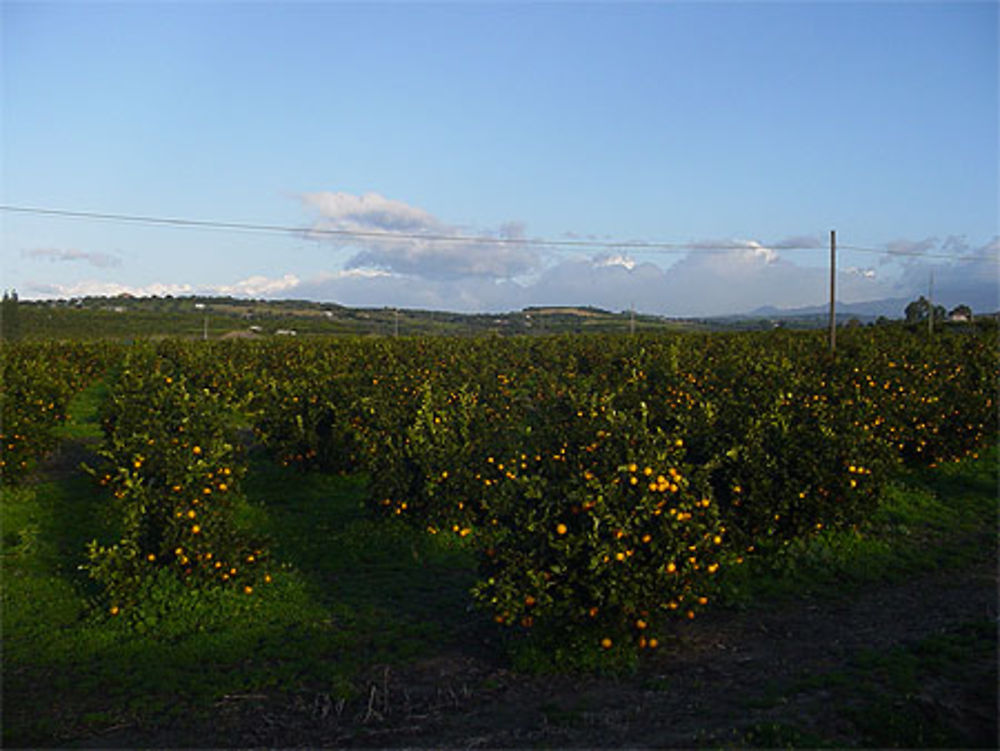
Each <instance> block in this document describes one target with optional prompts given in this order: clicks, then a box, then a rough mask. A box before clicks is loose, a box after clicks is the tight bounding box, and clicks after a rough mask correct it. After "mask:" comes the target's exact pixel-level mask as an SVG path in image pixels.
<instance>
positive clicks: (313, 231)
mask: <svg viewBox="0 0 1000 751" xmlns="http://www.w3.org/2000/svg"><path fill="white" fill-rule="evenodd" d="M0 211H9V212H14V213H24V214H35V215H43V216H56V217H63V218H69V219H96V220H102V221H116V222H126V223H133V224H153V225H161V226H170V227H182V228H189V229H219V230H229V231H247V232H272V233H280V234H296V235H303V236H307V237H308V236H311V235H319V236H328V237H343V238H358V239H378V240H422V241H428V242H455V243H470V244H491V245H535V246H541V247H556V248H561V247H565V248H604V249H614V248H619V249H627V250H636V251H643V252H671V253H681V252H686V251H692V250H693V251H713V252H717V251H728V250H765V249H767V248H766V246H763V245H760V244H758V243H754V242H741V243H738V242H719V243H711V242H703V241H697V242H650V241H644V240H624V239H605V240H578V239H562V240H560V239H553V238H544V237H495V236H491V235H458V234H439V233H424V232H385V231H373V230H354V229H332V228H326V227H294V226H289V225H280V224H255V223H248V222H228V221H219V220H206V219H187V218H180V217H162V216H149V215H139V214H116V213H103V212H96V211H70V210H67V209H52V208H42V207H37V206H11V205H0ZM779 246H780V247H779V248H778V249H780V250H805V249H812V248H819V247H822V246H820V245H807V244H802V245H783V244H779Z"/></svg>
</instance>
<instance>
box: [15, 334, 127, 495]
mask: <svg viewBox="0 0 1000 751" xmlns="http://www.w3.org/2000/svg"><path fill="white" fill-rule="evenodd" d="M111 357H112V348H110V347H108V346H107V345H102V344H62V343H53V342H42V343H35V342H32V343H17V344H11V343H7V342H5V343H3V344H2V345H0V382H2V385H3V390H2V393H0V480H2V481H3V482H4V483H16V482H19V481H21V480H22V479H23V478H24V476H25V475H26V474H27V473H28V472H29V471H30V470H31V469H32V467H33V466H34V465H35V463H36V462H37V461H38V459H39V458H41V457H42V456H43V455H44V454H46V453H47V452H49V451H51V450H52V449H53V448H54V447H55V445H56V443H57V439H56V434H55V430H56V428H57V427H58V426H59V425H61V424H62V423H63V422H64V421H65V420H66V408H67V405H68V404H69V401H70V399H71V398H72V397H73V395H74V394H75V393H76V392H78V391H80V390H81V389H83V388H84V387H85V386H87V385H88V384H89V383H90V382H91V381H92V380H93V379H94V378H96V377H97V376H98V374H99V373H100V372H101V371H102V370H103V369H104V368H105V367H106V364H107V362H108V361H109V360H110V359H111Z"/></svg>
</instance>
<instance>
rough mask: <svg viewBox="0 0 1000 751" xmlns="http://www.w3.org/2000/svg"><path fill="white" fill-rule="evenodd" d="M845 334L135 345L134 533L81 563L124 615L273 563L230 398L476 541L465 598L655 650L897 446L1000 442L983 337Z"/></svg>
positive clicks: (126, 522) (113, 450) (575, 647)
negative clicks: (731, 578) (239, 515)
mask: <svg viewBox="0 0 1000 751" xmlns="http://www.w3.org/2000/svg"><path fill="white" fill-rule="evenodd" d="M839 344H840V349H839V352H838V356H837V357H836V358H835V359H834V358H831V357H829V356H828V355H827V354H826V351H825V347H824V343H823V341H822V339H821V338H820V337H819V336H814V335H811V334H803V333H795V334H793V333H786V332H772V333H766V334H763V333H762V334H737V335H655V336H632V337H613V336H582V337H581V336H578V337H545V338H533V339H528V338H524V339H500V338H491V339H476V340H454V339H430V338H428V339H403V340H384V339H379V340H346V339H345V340H317V341H268V342H215V343H208V344H206V343H201V342H181V341H164V342H160V343H158V344H156V345H155V346H153V345H150V346H148V347H146V346H143V347H133V348H130V350H129V351H128V353H127V354H125V355H122V353H119V356H121V357H124V360H123V363H122V365H121V367H120V368H119V369H118V370H119V372H118V375H117V377H116V378H115V380H114V383H113V385H112V391H111V397H110V398H109V400H108V402H107V405H106V407H105V412H104V415H103V417H104V425H105V430H106V442H105V447H104V450H103V454H104V458H105V461H106V469H105V470H104V472H103V474H102V480H103V482H104V483H105V484H106V485H107V486H108V487H109V489H110V491H111V495H112V497H113V499H114V503H115V504H116V509H117V511H118V515H119V518H120V519H121V526H122V530H123V534H122V538H121V540H120V541H119V542H118V543H116V544H114V545H111V546H100V545H97V544H95V545H93V546H92V547H91V550H90V552H89V555H90V564H89V565H90V569H91V573H92V574H93V575H94V577H95V578H96V579H98V580H99V581H100V582H101V583H103V584H104V586H105V588H106V590H107V592H108V594H109V598H110V607H111V608H112V610H113V612H119V610H120V609H124V608H126V607H129V606H131V605H133V604H135V603H137V602H139V601H140V600H141V599H142V597H143V592H144V591H145V589H144V588H146V587H148V586H149V582H151V581H155V580H156V579H157V578H158V577H162V576H168V577H172V578H174V579H180V580H181V581H185V582H189V583H190V584H192V585H194V586H225V587H236V588H237V589H238V590H242V591H244V592H246V593H247V594H250V593H252V592H254V591H255V589H256V588H258V587H260V586H261V585H262V584H263V583H266V581H267V579H268V578H269V575H268V574H267V572H266V566H265V565H264V559H265V557H266V549H265V548H264V546H263V545H262V544H261V543H259V542H255V541H254V540H253V539H252V538H251V537H250V536H248V534H247V533H246V532H244V531H241V530H240V529H239V528H238V525H236V523H235V521H234V518H233V515H234V508H235V504H237V502H238V500H239V499H240V497H241V496H240V491H239V483H240V479H241V477H242V475H243V472H244V469H245V460H244V459H243V457H242V455H241V452H240V450H239V449H238V446H237V441H236V440H235V436H234V430H233V425H234V421H235V420H237V419H242V420H246V421H249V422H250V423H252V425H253V430H254V433H255V435H256V439H257V440H258V441H259V442H260V443H262V444H263V445H264V446H265V447H266V448H267V449H268V450H269V451H270V452H271V453H272V454H273V455H274V457H275V458H276V459H277V460H278V461H280V462H281V463H284V464H286V465H293V466H297V467H301V468H302V469H316V470H320V471H327V472H358V471H360V472H364V473H366V474H367V476H368V478H369V483H368V487H369V495H368V503H369V506H370V507H371V509H372V510H373V511H374V512H375V513H378V514H386V515H392V516H399V517H401V518H404V519H407V520H409V521H410V522H412V523H413V524H414V525H416V526H417V527H418V528H420V529H422V530H426V532H427V533H428V534H437V535H456V536H458V537H459V538H460V539H462V540H464V541H465V542H466V544H468V545H469V546H470V548H471V549H472V550H473V551H475V555H476V556H477V559H478V565H479V574H480V575H479V578H478V581H477V583H476V585H475V587H474V588H473V591H472V596H473V598H474V599H475V601H476V602H477V603H478V604H479V606H481V607H482V608H484V609H485V610H486V611H487V612H489V613H490V614H491V616H492V617H493V618H494V619H495V620H496V621H497V622H498V623H500V624H503V625H504V626H506V627H509V629H510V633H511V634H512V635H521V636H528V637H529V639H530V640H531V641H533V642H535V643H540V644H545V645H548V648H551V649H553V650H556V651H558V650H565V651H568V652H569V653H574V654H580V653H584V652H586V651H588V650H592V651H595V652H597V653H601V652H603V651H605V650H614V651H618V650H622V651H623V652H624V653H634V651H635V650H637V649H641V648H649V647H655V646H656V645H657V640H658V636H657V633H658V631H659V629H661V628H662V626H663V624H665V623H668V622H669V620H670V619H671V618H683V619H690V618H694V617H695V616H696V614H697V613H698V611H699V610H701V609H702V608H704V607H705V606H706V605H708V604H709V603H710V601H711V599H712V598H713V596H714V592H715V590H716V581H717V579H718V574H719V572H720V571H722V570H724V569H725V568H726V567H729V566H735V565H739V564H740V563H741V562H742V561H743V560H744V558H745V557H747V556H750V555H767V554H769V553H773V552H774V551H779V550H781V549H782V548H783V547H784V546H786V545H788V544H789V543H790V542H792V541H794V540H798V539H801V538H803V537H808V536H810V535H814V534H817V533H818V532H820V531H822V530H825V529H836V528H843V527H849V526H851V525H857V524H859V523H861V522H863V521H864V520H865V519H866V518H867V517H868V516H869V515H870V514H871V513H872V512H873V511H874V510H875V509H876V507H877V505H878V502H879V499H880V496H881V493H882V489H883V487H884V484H885V483H886V482H887V480H888V479H890V478H891V476H892V474H893V472H894V471H895V469H896V468H897V467H898V466H900V465H902V464H911V465H912V464H917V465H934V464H936V463H939V462H942V461H950V460H955V459H959V458H961V457H963V456H966V455H969V454H972V453H975V452H976V451H977V450H979V448H980V447H981V446H982V445H983V444H984V442H987V441H990V440H995V439H996V435H997V405H996V404H995V398H996V389H997V376H998V373H997V361H996V351H995V346H994V343H993V341H992V339H991V338H989V337H988V336H984V335H961V336H959V335H955V336H939V337H937V338H934V339H929V338H926V337H923V336H920V335H915V334H912V333H909V332H906V331H904V330H893V329H889V330H860V331H853V332H845V334H844V335H843V337H842V339H841V341H840V343H839ZM31 354H32V353H31V352H29V351H27V350H25V354H24V355H23V357H25V358H28V359H30V357H29V356H30V355H31ZM36 354H37V353H36ZM58 356H59V355H58V353H50V354H48V355H47V358H48V359H52V358H56V359H58ZM37 359H39V360H45V359H46V358H45V357H41V355H38V357H37ZM51 372H55V371H54V370H52V371H51ZM26 403H27V402H26ZM52 404H53V405H55V404H56V402H55V401H53V402H52ZM53 409H55V407H53ZM238 416H239V417H238Z"/></svg>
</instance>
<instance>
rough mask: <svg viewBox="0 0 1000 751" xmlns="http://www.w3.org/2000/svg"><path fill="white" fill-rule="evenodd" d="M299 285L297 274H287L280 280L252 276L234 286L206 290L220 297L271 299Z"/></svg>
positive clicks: (222, 285)
mask: <svg viewBox="0 0 1000 751" xmlns="http://www.w3.org/2000/svg"><path fill="white" fill-rule="evenodd" d="M299 283H300V282H299V278H298V277H297V276H295V274H285V275H284V276H283V277H281V278H280V279H268V278H267V277H265V276H251V277H249V278H247V279H241V280H240V281H238V282H236V283H234V284H221V285H217V286H212V287H208V288H206V289H207V290H209V291H211V292H212V293H213V294H218V295H233V296H237V297H239V296H245V297H271V296H275V295H279V294H281V293H282V292H288V291H290V290H292V289H295V287H297V286H298V285H299Z"/></svg>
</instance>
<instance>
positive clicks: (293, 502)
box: [245, 456, 489, 662]
mask: <svg viewBox="0 0 1000 751" xmlns="http://www.w3.org/2000/svg"><path fill="white" fill-rule="evenodd" d="M245 487H246V490H247V495H248V497H249V498H250V499H251V501H253V502H256V503H259V504H261V505H262V506H263V507H264V508H266V512H267V524H268V530H267V531H268V532H269V533H270V535H271V537H272V539H273V551H272V552H273V555H274V557H275V558H276V559H278V560H280V561H283V562H288V563H291V564H292V565H293V566H294V567H295V568H296V569H297V570H298V571H299V572H300V573H301V574H302V575H303V576H304V577H305V578H306V580H307V582H308V586H309V589H310V592H311V593H312V595H313V597H314V598H315V600H316V601H317V602H319V603H322V604H323V605H324V606H325V607H326V608H328V609H329V610H330V612H331V617H332V618H334V619H335V620H337V619H340V620H342V621H344V624H343V625H345V626H348V627H349V628H351V629H352V630H354V631H356V633H357V636H358V639H359V647H361V648H362V649H364V650H365V651H366V652H368V653H369V654H370V656H371V657H372V658H373V659H374V661H376V662H377V661H383V660H392V659H393V658H416V657H421V656H430V655H432V654H435V653H437V652H439V651H440V650H441V649H442V648H452V649H459V648H461V649H462V650H464V651H468V650H469V649H473V650H475V649H476V648H477V645H481V644H482V642H483V633H484V631H483V630H484V628H485V629H487V630H488V628H489V627H488V625H486V624H487V621H486V619H485V618H484V617H483V616H481V615H480V614H479V613H477V612H474V611H472V610H471V609H470V607H469V606H470V603H471V598H470V597H469V595H468V590H469V587H470V586H471V585H472V583H473V581H474V579H475V566H474V560H473V557H472V554H471V552H470V551H469V550H468V549H466V548H465V547H463V545H462V544H461V543H460V540H459V539H458V538H455V537H451V536H449V535H439V536H431V535H428V534H426V533H424V532H421V531H419V530H415V529H413V528H411V527H410V526H408V525H407V524H405V523H404V522H402V521H401V520H395V519H374V518H372V517H371V516H370V515H369V513H368V512H367V510H366V509H365V508H364V501H363V499H364V492H365V480H364V479H363V478H361V477H356V476H355V477H338V476H331V475H323V474H316V473H311V474H303V473H301V472H299V471H297V470H292V469H284V468H280V467H276V466H274V465H273V464H271V463H270V462H269V461H268V460H267V459H266V458H265V457H262V456H258V457H255V459H254V461H253V462H252V463H251V472H250V476H249V477H248V480H247V482H246V486H245ZM477 635H478V637H479V638H477ZM470 636H471V637H472V638H470Z"/></svg>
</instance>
